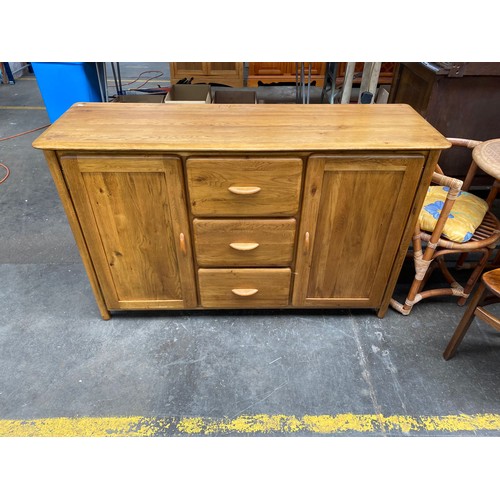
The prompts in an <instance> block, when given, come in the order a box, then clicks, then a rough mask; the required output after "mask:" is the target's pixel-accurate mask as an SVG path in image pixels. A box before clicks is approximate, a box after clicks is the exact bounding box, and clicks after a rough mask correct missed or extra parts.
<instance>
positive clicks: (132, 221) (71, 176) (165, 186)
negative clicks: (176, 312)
mask: <svg viewBox="0 0 500 500" xmlns="http://www.w3.org/2000/svg"><path fill="white" fill-rule="evenodd" d="M61 164H62V168H63V172H64V175H65V178H66V182H67V184H68V187H69V191H70V194H71V198H72V200H73V203H74V206H75V209H76V213H77V215H78V219H79V222H80V225H81V227H82V231H83V234H84V236H85V241H86V244H87V247H88V250H89V253H90V255H91V259H92V264H93V265H94V268H95V271H96V273H97V276H98V279H99V283H100V286H101V288H102V291H103V293H104V297H105V301H106V305H107V307H108V308H109V309H158V308H162V309H163V308H170V307H171V308H176V309H179V308H189V307H196V305H197V299H196V285H195V278H194V269H193V258H192V251H191V237H190V232H189V223H188V217H187V208H186V199H185V194H184V185H183V178H182V164H181V161H180V159H179V158H176V157H169V156H162V155H150V156H146V155H137V156H136V155H116V156H115V155H111V154H110V155H97V154H95V155H93V154H84V153H78V154H74V155H71V154H63V155H62V156H61Z"/></svg>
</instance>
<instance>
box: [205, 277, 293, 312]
mask: <svg viewBox="0 0 500 500" xmlns="http://www.w3.org/2000/svg"><path fill="white" fill-rule="evenodd" d="M198 277H199V286H200V297H201V305H202V306H203V307H232V308H242V309H243V308H245V309H246V308H252V307H285V306H287V305H288V304H289V300H288V297H289V291H290V277H291V271H290V269H200V270H199V271H198Z"/></svg>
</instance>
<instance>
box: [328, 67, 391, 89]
mask: <svg viewBox="0 0 500 500" xmlns="http://www.w3.org/2000/svg"><path fill="white" fill-rule="evenodd" d="M395 66H396V63H393V62H383V63H382V64H381V66H380V75H379V78H378V83H379V85H390V84H391V83H392V79H393V77H394V68H395ZM364 67H365V63H364V62H357V63H356V64H355V65H354V75H355V78H353V81H352V83H353V85H359V84H360V83H361V77H362V74H363V68H364ZM346 69H347V63H346V62H340V63H338V69H337V78H336V83H337V85H341V84H342V82H343V81H344V78H345V73H346Z"/></svg>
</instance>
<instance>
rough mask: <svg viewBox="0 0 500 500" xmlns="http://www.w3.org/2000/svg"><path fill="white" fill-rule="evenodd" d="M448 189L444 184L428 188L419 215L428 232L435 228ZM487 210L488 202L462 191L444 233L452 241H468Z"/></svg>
mask: <svg viewBox="0 0 500 500" xmlns="http://www.w3.org/2000/svg"><path fill="white" fill-rule="evenodd" d="M448 191H449V188H448V187H443V186H431V187H430V188H429V189H428V190H427V194H426V196H425V200H424V204H423V207H422V211H421V212H420V216H419V223H420V227H421V229H422V230H424V231H428V232H432V231H433V230H434V228H435V227H436V223H437V221H438V218H439V215H440V214H441V210H442V208H443V206H444V202H445V201H446V197H447V195H448ZM487 211H488V204H487V203H486V201H484V200H483V199H481V198H479V197H478V196H476V195H474V194H471V193H468V192H466V191H460V193H459V194H458V198H457V199H456V200H455V203H454V204H453V208H452V209H451V212H450V214H449V215H448V218H447V220H446V223H445V225H444V228H443V233H442V235H443V236H444V237H445V238H446V239H448V240H450V241H456V242H457V243H466V242H467V241H469V240H470V239H471V238H472V237H473V235H474V233H475V231H476V229H477V228H478V227H479V226H480V224H481V223H482V222H483V219H484V216H485V214H486V212H487Z"/></svg>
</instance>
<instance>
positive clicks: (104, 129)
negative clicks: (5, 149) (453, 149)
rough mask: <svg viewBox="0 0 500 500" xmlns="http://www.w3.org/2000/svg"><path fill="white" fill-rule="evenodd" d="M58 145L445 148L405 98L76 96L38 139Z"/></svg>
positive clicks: (95, 147) (61, 147) (46, 145)
mask: <svg viewBox="0 0 500 500" xmlns="http://www.w3.org/2000/svg"><path fill="white" fill-rule="evenodd" d="M33 146H34V147H35V148H40V149H53V150H87V151H88V150H109V151H112V150H126V149H128V150H134V151H146V150H149V151H163V152H182V151H191V152H200V151H219V152H224V151H316V152H321V151H329V150H351V151H355V150H361V149H364V150H370V149H373V150H380V149H399V150H411V149H445V148H448V147H449V143H448V141H447V140H446V139H445V138H444V137H443V136H442V135H441V134H440V133H439V132H438V131H437V130H435V129H434V128H433V127H431V126H430V125H429V124H428V123H427V122H426V121H425V120H424V119H423V118H422V117H421V116H420V115H419V114H418V113H417V112H416V111H414V110H413V109H412V108H411V107H410V106H408V105H406V104H377V105H370V106H368V105H364V106H357V105H350V104H346V105H324V104H308V105H303V104H286V105H283V104H265V105H257V106H255V105H253V104H248V105H245V104H175V103H171V104H169V105H165V104H161V103H77V104H74V105H73V106H72V107H71V108H70V109H69V110H68V111H67V112H66V113H65V114H64V115H62V116H61V117H60V118H59V119H58V120H57V121H56V122H54V123H53V124H52V125H51V126H50V127H49V128H48V129H47V130H46V131H45V132H43V133H42V134H41V135H40V136H39V137H38V138H37V139H36V140H35V141H34V143H33Z"/></svg>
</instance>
